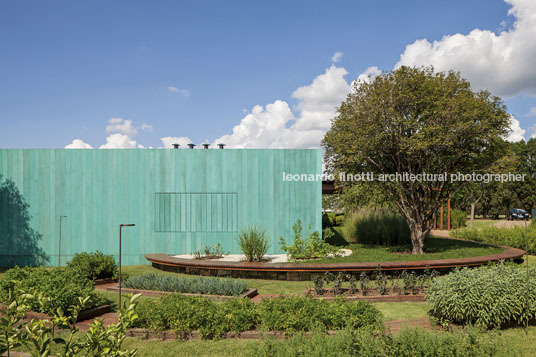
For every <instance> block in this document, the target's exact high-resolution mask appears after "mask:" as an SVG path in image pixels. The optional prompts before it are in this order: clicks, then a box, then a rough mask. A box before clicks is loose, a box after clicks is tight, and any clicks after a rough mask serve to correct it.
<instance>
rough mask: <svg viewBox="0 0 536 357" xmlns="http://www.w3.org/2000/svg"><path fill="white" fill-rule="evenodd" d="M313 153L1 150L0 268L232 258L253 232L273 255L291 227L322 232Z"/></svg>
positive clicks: (317, 158) (317, 164)
mask: <svg viewBox="0 0 536 357" xmlns="http://www.w3.org/2000/svg"><path fill="white" fill-rule="evenodd" d="M321 159H322V153H321V150H316V149H311V150H306V149H304V150H295V149H224V150H220V149H116V150H67V149H35V150H33V149H30V150H16V149H2V150H0V176H1V179H0V266H13V265H37V264H45V265H58V263H60V264H61V265H64V264H65V263H66V262H68V261H69V260H70V259H71V258H72V257H73V255H74V254H75V253H79V252H84V251H85V252H93V251H96V250H100V251H102V252H104V253H106V254H113V255H117V254H118V236H119V224H121V223H133V224H135V226H134V227H125V228H123V245H122V259H123V264H127V265H128V264H143V263H146V260H145V259H144V254H147V253H166V254H184V253H192V252H194V251H196V250H199V249H200V248H203V247H204V246H205V245H216V244H218V243H220V244H221V245H222V247H223V250H224V251H225V252H231V253H239V251H240V249H239V247H238V244H237V236H238V233H239V232H240V231H241V230H242V229H244V228H247V227H250V226H252V225H256V226H258V227H260V228H262V229H264V230H265V231H266V233H267V234H268V236H269V237H270V241H271V246H270V249H269V253H279V252H280V247H279V244H278V242H279V237H281V236H282V237H284V238H285V239H286V240H287V241H289V240H290V241H292V237H293V234H292V225H293V224H294V222H295V221H296V220H297V219H300V220H301V221H302V225H303V226H304V227H305V230H307V227H308V226H309V225H311V228H312V230H316V231H320V230H321V216H320V212H321V181H320V180H298V181H297V180H287V179H285V177H284V175H288V174H291V175H294V174H300V175H303V174H307V175H319V174H320V173H321Z"/></svg>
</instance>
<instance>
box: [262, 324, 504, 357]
mask: <svg viewBox="0 0 536 357" xmlns="http://www.w3.org/2000/svg"><path fill="white" fill-rule="evenodd" d="M254 348H255V350H254V351H252V355H255V356H319V357H320V356H322V357H331V356H337V357H351V356H360V357H377V356H390V357H408V356H433V357H457V356H464V357H489V356H496V355H499V352H500V348H499V343H498V339H497V337H496V335H495V334H493V333H482V332H481V331H478V330H477V329H468V330H462V331H457V332H455V333H449V332H434V331H430V330H428V329H424V328H406V329H402V330H401V331H400V332H399V333H398V334H397V335H395V336H392V335H388V334H379V335H378V334H374V333H371V332H370V331H369V330H367V329H356V330H352V329H345V330H343V331H340V332H337V334H336V335H335V336H329V335H327V334H326V333H325V331H324V330H322V329H317V330H315V331H314V332H313V333H312V334H311V336H307V335H306V334H305V333H297V334H295V335H293V336H292V337H291V338H289V339H286V340H282V339H276V338H267V339H265V340H264V341H263V342H262V343H261V344H259V345H256V346H255V347H254ZM503 355H504V354H503Z"/></svg>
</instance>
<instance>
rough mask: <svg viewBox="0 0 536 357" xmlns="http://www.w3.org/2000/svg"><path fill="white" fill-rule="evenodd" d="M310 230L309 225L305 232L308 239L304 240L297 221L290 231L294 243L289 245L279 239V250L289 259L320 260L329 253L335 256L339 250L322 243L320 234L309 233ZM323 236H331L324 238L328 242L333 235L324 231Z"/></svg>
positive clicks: (282, 239) (310, 226) (300, 226)
mask: <svg viewBox="0 0 536 357" xmlns="http://www.w3.org/2000/svg"><path fill="white" fill-rule="evenodd" d="M311 228H312V225H309V229H308V232H307V234H308V237H307V238H305V239H304V238H303V233H302V225H301V221H300V220H299V219H298V220H297V221H296V223H294V225H293V226H292V230H293V231H294V243H293V244H292V245H289V244H288V243H287V241H286V240H285V239H284V238H283V237H281V238H280V239H279V245H280V246H281V250H283V251H284V252H287V253H288V255H289V256H290V258H291V259H312V258H322V257H325V256H327V255H328V254H330V253H331V254H336V252H337V251H338V250H339V249H338V248H337V247H334V246H332V245H331V244H328V243H326V242H325V241H323V240H322V238H321V237H320V233H318V232H316V231H315V232H311ZM325 234H331V235H330V236H329V237H328V236H326V240H329V239H330V238H331V236H332V235H333V232H332V231H331V230H328V229H326V232H325Z"/></svg>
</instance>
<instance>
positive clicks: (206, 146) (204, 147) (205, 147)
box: [201, 143, 210, 149]
mask: <svg viewBox="0 0 536 357" xmlns="http://www.w3.org/2000/svg"><path fill="white" fill-rule="evenodd" d="M201 145H203V149H208V147H209V145H210V144H206V143H205V144H201Z"/></svg>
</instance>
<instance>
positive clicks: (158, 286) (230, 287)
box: [123, 273, 247, 296]
mask: <svg viewBox="0 0 536 357" xmlns="http://www.w3.org/2000/svg"><path fill="white" fill-rule="evenodd" d="M123 286H124V287H126V288H130V289H143V290H158V291H172V292H180V293H191V294H211V295H226V296H237V295H240V294H242V293H243V292H245V291H246V290H247V283H245V282H244V281H242V280H234V279H225V278H184V277H181V276H173V275H163V274H155V273H149V274H144V275H140V276H136V277H131V278H128V279H127V280H125V281H124V282H123Z"/></svg>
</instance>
